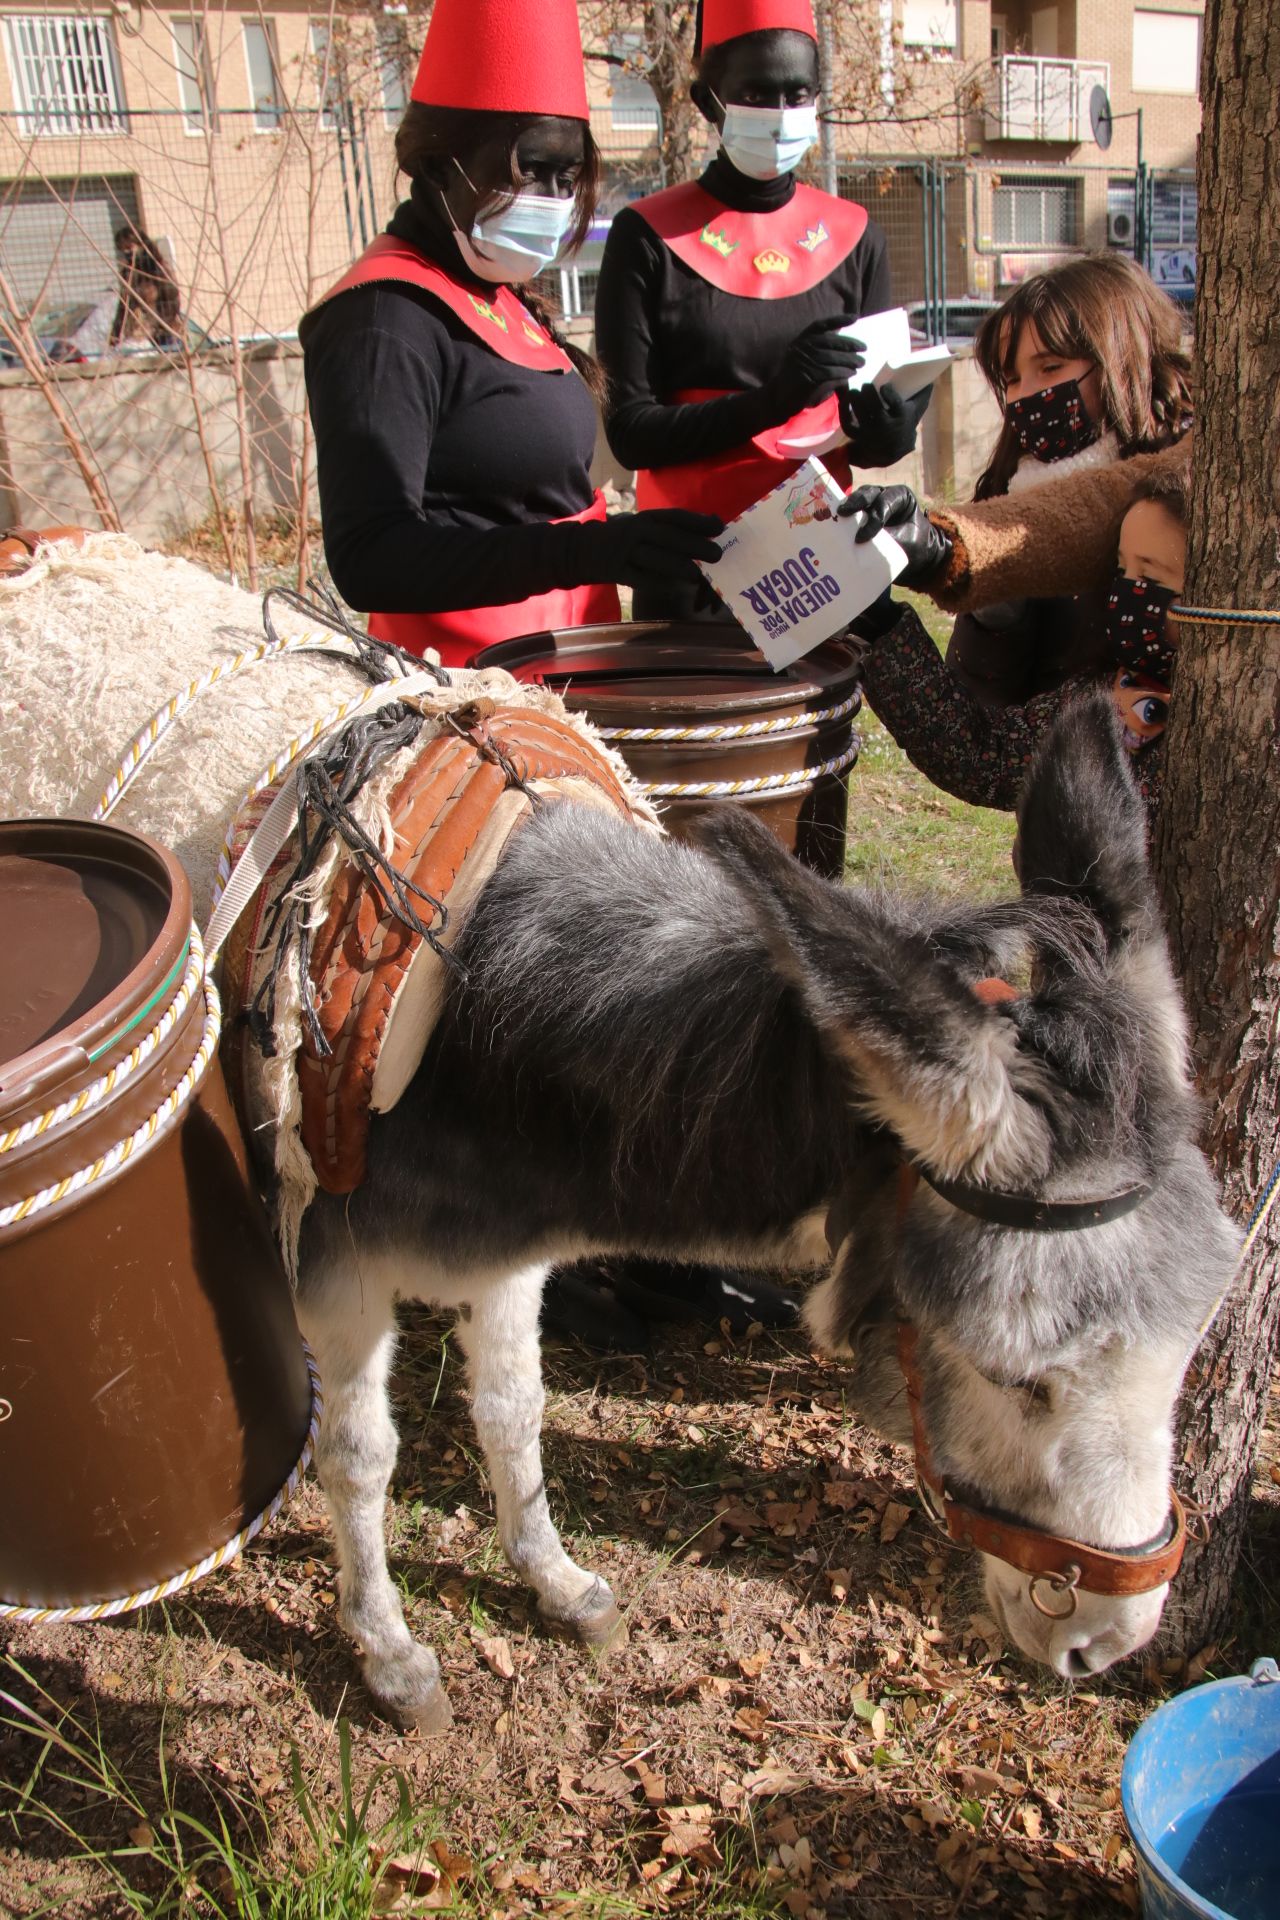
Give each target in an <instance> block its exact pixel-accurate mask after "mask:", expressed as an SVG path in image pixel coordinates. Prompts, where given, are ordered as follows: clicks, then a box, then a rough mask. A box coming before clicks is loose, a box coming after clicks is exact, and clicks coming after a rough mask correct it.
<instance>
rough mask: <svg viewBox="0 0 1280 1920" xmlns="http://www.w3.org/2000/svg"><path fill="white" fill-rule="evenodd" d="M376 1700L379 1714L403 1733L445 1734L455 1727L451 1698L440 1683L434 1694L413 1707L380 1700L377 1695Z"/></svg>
mask: <svg viewBox="0 0 1280 1920" xmlns="http://www.w3.org/2000/svg"><path fill="white" fill-rule="evenodd" d="M374 1700H375V1703H376V1704H377V1707H378V1710H379V1712H381V1713H384V1714H385V1715H386V1717H387V1719H388V1720H390V1721H391V1722H392V1723H393V1724H394V1725H395V1726H397V1727H399V1729H400V1731H401V1733H444V1732H445V1731H446V1729H447V1728H449V1727H451V1726H452V1725H453V1708H452V1707H451V1706H450V1705H449V1696H448V1694H447V1693H446V1692H445V1690H444V1688H443V1687H442V1686H440V1685H439V1683H438V1682H437V1685H436V1689H435V1692H434V1693H432V1694H429V1695H428V1697H427V1698H426V1699H425V1700H420V1701H418V1703H417V1704H416V1705H415V1706H412V1707H410V1706H404V1705H402V1704H400V1703H398V1702H396V1701H392V1700H379V1699H378V1697H377V1695H376V1694H375V1695H374Z"/></svg>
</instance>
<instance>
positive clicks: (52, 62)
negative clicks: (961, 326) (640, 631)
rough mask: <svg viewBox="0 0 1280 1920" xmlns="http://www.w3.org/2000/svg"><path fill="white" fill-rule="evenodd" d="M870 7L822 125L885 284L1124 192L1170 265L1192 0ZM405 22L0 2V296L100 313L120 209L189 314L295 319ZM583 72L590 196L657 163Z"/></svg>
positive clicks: (629, 91) (331, 237)
mask: <svg viewBox="0 0 1280 1920" xmlns="http://www.w3.org/2000/svg"><path fill="white" fill-rule="evenodd" d="M865 3H866V5H867V8H868V19H869V21H870V22H871V26H872V31H871V34H870V37H869V39H866V40H864V45H865V46H867V47H869V48H870V52H869V53H867V54H865V55H864V56H863V57H865V58H867V59H869V60H871V61H872V62H873V63H874V65H875V69H876V70H875V73H874V75H873V76H871V77H870V78H871V80H872V83H873V84H872V85H871V87H870V89H869V91H870V94H871V97H872V99H873V102H874V101H875V100H876V99H878V101H879V105H878V106H873V109H872V110H871V111H870V112H869V113H868V114H867V122H868V123H867V124H865V125H861V126H853V127H842V128H841V129H840V134H839V145H840V159H841V163H842V167H843V169H844V178H845V182H846V188H847V190H849V191H852V192H856V193H858V194H859V195H860V196H861V197H867V198H869V199H871V200H872V203H873V210H874V211H875V212H876V213H877V216H878V217H880V218H881V219H882V220H883V222H884V224H885V225H886V226H887V227H888V228H889V232H890V238H891V243H892V247H893V251H894V255H895V259H896V260H897V262H898V263H899V268H900V273H901V284H902V289H903V297H909V296H911V297H913V296H914V288H915V286H916V283H917V282H919V284H920V285H924V284H926V282H927V283H929V284H932V285H933V286H935V287H936V286H938V285H939V284H942V285H945V289H946V296H947V299H948V300H951V299H958V300H961V301H963V300H969V301H971V302H974V303H975V304H980V303H981V302H983V301H989V300H991V299H993V298H997V297H999V295H1000V293H1001V292H1002V291H1003V290H1005V289H1007V288H1008V287H1009V286H1010V285H1012V284H1014V283H1016V281H1017V280H1018V279H1020V278H1021V277H1022V276H1023V275H1024V274H1025V273H1027V272H1029V271H1032V270H1034V269H1035V268H1036V267H1038V266H1040V265H1043V264H1045V263H1046V262H1047V261H1049V260H1052V259H1055V258H1058V257H1061V256H1062V255H1064V254H1067V253H1070V252H1072V251H1076V250H1079V249H1082V248H1087V247H1094V246H1103V245H1107V244H1111V245H1116V246H1127V247H1132V246H1133V244H1134V240H1135V233H1136V229H1137V227H1138V224H1139V215H1140V213H1141V214H1142V215H1144V216H1145V221H1146V227H1147V232H1148V238H1149V243H1150V244H1149V249H1148V257H1149V259H1150V262H1151V264H1152V267H1153V270H1154V271H1155V272H1156V273H1157V275H1158V276H1161V277H1164V278H1165V279H1166V280H1167V281H1168V282H1169V283H1170V284H1171V285H1175V286H1186V285H1187V284H1188V283H1189V281H1190V278H1191V277H1192V276H1193V274H1194V245H1195V185H1194V172H1193V171H1192V169H1193V168H1194V151H1195V141H1196V135H1197V131H1198V126H1199V102H1198V99H1197V76H1198V67H1199V50H1200V34H1201V28H1202V17H1201V16H1202V12H1203V0H865ZM420 33H421V16H420V15H419V16H413V17H411V16H409V15H408V13H407V9H406V7H405V6H404V4H403V0H383V3H382V4H377V3H375V4H374V5H373V6H371V7H370V8H369V9H368V10H367V11H366V12H363V13H343V14H341V15H322V16H321V17H317V11H316V9H315V6H314V0H313V6H312V8H311V9H310V10H309V9H308V6H307V4H306V0H271V3H270V4H268V0H263V4H262V5H259V4H256V0H255V4H252V5H251V4H238V3H237V0H225V3H224V4H220V5H218V6H217V7H205V8H203V9H200V10H197V9H195V8H193V7H192V6H191V5H190V0H188V4H187V6H186V7H185V8H184V7H183V6H181V5H175V6H173V7H170V6H168V5H167V4H165V0H147V4H145V5H143V4H141V0H108V3H106V4H104V3H103V0H88V5H87V6H85V7H83V8H80V9H75V8H61V7H46V8H37V7H36V6H33V4H32V0H0V274H2V275H3V280H2V281H0V320H2V319H3V311H2V309H3V306H4V302H5V299H6V298H7V300H8V301H10V302H12V304H13V305H15V306H16V307H17V308H18V309H19V310H20V311H22V312H25V313H31V312H33V311H37V310H39V311H48V310H50V309H53V308H57V307H59V306H65V305H66V304H67V303H74V302H86V303H93V302H95V301H96V302H97V303H98V304H99V306H100V307H102V308H103V309H104V310H105V307H106V306H107V304H108V303H109V301H110V299H111V297H112V294H113V291H114V287H115V267H114V258H113V247H112V234H113V232H114V230H115V229H116V228H117V227H119V226H120V225H122V224H130V225H134V226H137V227H139V228H141V229H143V230H145V231H146V232H147V233H149V234H150V235H152V236H153V237H154V238H155V239H156V240H157V241H158V242H159V243H160V245H161V248H162V250H163V251H164V252H165V253H166V255H167V256H168V258H169V260H170V262H171V264H172V268H173V271H174V274H175V277H176V279H177V281H178V284H179V288H180V291H181V295H182V300H183V305H184V309H185V310H186V311H187V312H188V313H189V314H190V315H191V317H192V318H193V319H194V320H195V321H196V322H198V323H199V324H200V325H201V326H202V327H205V328H207V329H209V330H210V331H211V332H213V333H214V334H215V335H218V336H220V337H221V336H225V335H226V334H228V333H231V332H235V333H237V334H238V335H240V336H241V337H243V336H244V335H246V334H253V333H256V332H267V333H279V332H287V331H289V330H291V329H292V328H293V326H294V325H295V324H296V321H297V317H298V315H299V314H300V313H301V311H302V310H303V309H304V307H305V306H306V305H307V303H308V301H309V300H310V299H311V298H313V297H314V296H315V294H316V293H318V292H319V291H320V290H322V289H323V287H324V286H325V285H326V284H328V283H329V282H330V281H331V280H332V279H333V278H334V277H335V276H336V275H337V274H338V272H340V271H341V269H342V267H343V266H344V265H345V264H346V262H347V261H348V260H349V259H350V258H351V257H352V256H353V255H354V254H355V253H356V252H358V251H359V249H360V247H361V246H362V245H363V243H364V242H365V240H366V239H367V238H369V237H371V235H372V233H373V232H375V231H376V230H377V228H378V227H379V226H380V225H381V223H382V222H383V220H385V218H386V216H387V213H388V212H389V210H390V208H391V206H392V204H393V203H394V198H395V169H394V157H393V150H392V139H393V134H394V129H395V126H396V124H397V122H398V120H399V117H400V114H401V112H402V111H403V107H404V104H405V100H406V97H407V89H408V86H409V84H410V82H411V79H412V73H413V65H414V61H415V59H416V55H417V45H416V39H417V37H418V36H419V35H420ZM877 36H878V38H877ZM628 50H629V47H628V45H627V44H626V36H625V35H624V36H622V38H621V40H620V41H619V42H618V45H617V46H616V47H614V48H613V49H612V51H614V52H615V53H616V52H619V51H621V52H623V53H625V52H627V51H628ZM588 72H589V77H590V86H591V90H592V103H593V106H592V124H593V129H594V131H595V133H596V136H597V139H598V140H599V141H600V144H601V146H602V147H603V149H604V152H605V155H606V161H607V163H608V168H609V174H610V194H609V197H608V199H607V201H606V208H609V207H611V206H612V205H614V204H617V203H619V202H620V201H622V200H623V199H625V198H627V197H630V196H632V195H634V194H635V193H638V192H644V191H648V190H650V189H651V188H652V187H653V186H655V185H657V184H658V183H659V173H658V160H657V153H658V141H659V121H658V114H657V110H656V107H655V104H654V102H653V99H652V96H651V95H650V93H649V91H648V89H647V87H646V86H645V83H644V81H643V79H642V78H641V77H640V75H639V74H638V73H637V72H634V71H628V70H620V69H619V68H618V67H617V66H610V65H606V64H604V63H602V62H592V63H589V67H588ZM1098 86H1101V87H1102V88H1104V89H1105V91H1106V93H1107V95H1108V97H1109V100H1110V103H1111V108H1112V112H1113V115H1114V122H1113V126H1112V136H1113V137H1112V142H1111V145H1110V147H1109V149H1108V150H1107V151H1106V152H1105V153H1103V152H1102V151H1100V150H1099V148H1098V147H1097V146H1096V145H1095V144H1094V141H1093V136H1092V131H1091V125H1090V115H1089V103H1090V99H1091V96H1092V93H1093V89H1094V88H1095V87H1098ZM862 93H863V96H864V97H865V96H866V95H867V93H868V88H867V87H866V86H864V87H863V88H862ZM1139 114H1141V128H1142V152H1141V155H1139V152H1138V127H1139V119H1138V115H1139ZM873 158H874V159H875V161H876V165H875V167H874V168H872V167H871V164H870V163H871V161H872V159H873ZM1140 158H1141V162H1142V166H1141V169H1140V168H1139V159H1140ZM1144 196H1145V197H1144ZM601 239H602V233H597V234H596V235H595V236H594V237H593V245H592V246H591V247H590V248H589V249H588V253H587V256H586V258H585V260H584V263H583V266H582V269H581V271H580V272H579V273H578V274H577V275H576V276H574V277H573V278H572V279H568V278H567V279H566V285H565V291H566V292H567V293H568V295H569V302H570V305H571V307H573V306H576V305H579V304H587V305H589V298H590V294H589V286H590V279H591V270H592V267H593V265H594V262H595V259H596V257H597V256H598V252H599V246H600V241H601Z"/></svg>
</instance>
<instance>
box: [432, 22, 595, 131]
mask: <svg viewBox="0 0 1280 1920" xmlns="http://www.w3.org/2000/svg"><path fill="white" fill-rule="evenodd" d="M413 98H414V99H415V100H420V101H421V102H422V104H423V105H424V106H428V107H470V108H472V109H474V110H477V111H479V112H482V113H533V114H542V113H554V114H560V115H563V116H564V117H565V118H566V119H569V120H586V119H587V118H588V112H587V79H586V72H585V69H584V68H583V64H582V34H581V31H580V29H579V26H578V9H577V6H576V4H575V0H436V3H435V6H434V8H433V9H432V14H431V24H430V26H429V27H428V28H427V44H426V45H425V46H424V47H423V49H422V58H421V60H420V61H419V62H418V77H417V79H416V80H415V81H414V83H413Z"/></svg>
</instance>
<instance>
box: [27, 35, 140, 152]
mask: <svg viewBox="0 0 1280 1920" xmlns="http://www.w3.org/2000/svg"><path fill="white" fill-rule="evenodd" d="M4 24H5V35H6V39H7V42H8V49H9V70H10V72H11V73H12V75H13V92H14V100H15V104H16V106H17V108H18V112H19V115H20V125H21V130H22V132H23V133H28V134H30V133H63V134H66V133H127V132H128V130H129V123H128V119H127V116H126V114H125V106H124V89H123V87H122V85H121V81H120V63H119V59H118V56H117V54H116V43H115V35H114V33H113V31H112V27H111V22H110V21H109V20H104V19H100V18H98V17H97V16H96V15H93V14H80V15H78V16H76V15H72V14H69V13H28V14H13V15H10V17H9V18H8V19H7V20H6V21H5V23H4Z"/></svg>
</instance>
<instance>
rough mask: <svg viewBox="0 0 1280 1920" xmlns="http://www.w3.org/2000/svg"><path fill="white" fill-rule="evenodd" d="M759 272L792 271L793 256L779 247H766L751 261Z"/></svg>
mask: <svg viewBox="0 0 1280 1920" xmlns="http://www.w3.org/2000/svg"><path fill="white" fill-rule="evenodd" d="M751 264H752V266H753V267H754V268H755V270H756V272H757V273H790V271H791V256H790V255H789V254H786V253H781V252H779V250H778V248H777V247H766V248H765V250H764V252H763V253H758V254H757V255H756V257H755V259H754V260H753V261H752V262H751Z"/></svg>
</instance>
